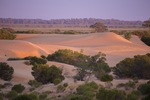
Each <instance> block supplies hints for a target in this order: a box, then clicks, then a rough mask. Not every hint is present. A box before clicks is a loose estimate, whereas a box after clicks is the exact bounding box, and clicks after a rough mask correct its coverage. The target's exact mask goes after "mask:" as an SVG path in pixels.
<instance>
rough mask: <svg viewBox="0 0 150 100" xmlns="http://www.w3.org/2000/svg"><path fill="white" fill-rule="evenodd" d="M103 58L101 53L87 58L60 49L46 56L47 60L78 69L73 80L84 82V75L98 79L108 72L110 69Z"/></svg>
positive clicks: (103, 55) (80, 54) (74, 52)
mask: <svg viewBox="0 0 150 100" xmlns="http://www.w3.org/2000/svg"><path fill="white" fill-rule="evenodd" d="M105 56H106V55H105V54H103V53H101V52H99V53H98V54H96V55H94V56H87V55H84V54H82V53H78V52H76V51H72V50H68V49H61V50H58V51H56V52H55V53H53V54H51V55H48V57H47V59H48V60H50V61H57V62H62V63H67V64H71V65H74V66H77V67H79V69H78V73H77V75H76V76H75V77H74V78H75V79H77V80H81V81H84V77H85V76H86V75H91V74H92V73H94V74H95V76H96V77H98V78H100V76H101V75H103V74H106V73H109V72H110V67H109V66H108V64H107V63H106V62H105V61H106V58H105Z"/></svg>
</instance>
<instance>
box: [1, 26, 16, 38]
mask: <svg viewBox="0 0 150 100" xmlns="http://www.w3.org/2000/svg"><path fill="white" fill-rule="evenodd" d="M15 38H16V35H15V34H13V32H12V31H11V30H9V29H6V28H3V29H0V39H7V40H13V39H15Z"/></svg>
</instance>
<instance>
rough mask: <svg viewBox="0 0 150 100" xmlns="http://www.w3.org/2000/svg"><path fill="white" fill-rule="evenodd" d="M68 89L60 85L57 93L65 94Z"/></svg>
mask: <svg viewBox="0 0 150 100" xmlns="http://www.w3.org/2000/svg"><path fill="white" fill-rule="evenodd" d="M65 89H66V87H64V86H63V85H58V86H57V92H64V91H65Z"/></svg>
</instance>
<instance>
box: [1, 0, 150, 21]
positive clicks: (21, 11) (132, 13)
mask: <svg viewBox="0 0 150 100" xmlns="http://www.w3.org/2000/svg"><path fill="white" fill-rule="evenodd" d="M0 18H21V19H22V18H25V19H46V20H49V19H65V18H101V19H119V20H129V21H135V20H141V21H144V20H147V19H149V18H150V0H0Z"/></svg>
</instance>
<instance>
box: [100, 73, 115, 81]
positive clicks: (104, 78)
mask: <svg viewBox="0 0 150 100" xmlns="http://www.w3.org/2000/svg"><path fill="white" fill-rule="evenodd" d="M100 80H101V81H103V82H107V81H112V80H113V77H112V75H108V74H105V75H102V76H101V77H100Z"/></svg>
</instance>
